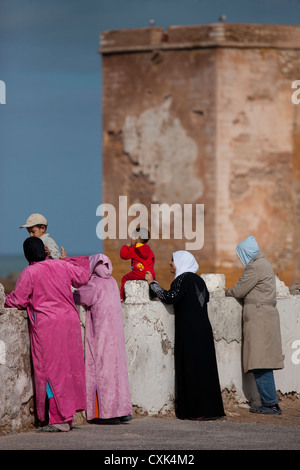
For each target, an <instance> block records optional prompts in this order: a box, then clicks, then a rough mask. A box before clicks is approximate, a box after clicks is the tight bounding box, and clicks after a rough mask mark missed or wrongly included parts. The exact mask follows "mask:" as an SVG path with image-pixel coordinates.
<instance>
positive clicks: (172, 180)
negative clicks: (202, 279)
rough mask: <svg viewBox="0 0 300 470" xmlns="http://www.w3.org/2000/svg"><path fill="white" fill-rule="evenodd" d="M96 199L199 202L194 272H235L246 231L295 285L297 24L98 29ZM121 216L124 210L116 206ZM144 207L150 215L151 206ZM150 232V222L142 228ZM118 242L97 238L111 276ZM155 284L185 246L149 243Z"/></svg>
mask: <svg viewBox="0 0 300 470" xmlns="http://www.w3.org/2000/svg"><path fill="white" fill-rule="evenodd" d="M100 53H101V55H102V80H103V109H102V113H103V202H104V203H109V204H112V205H114V207H115V208H116V210H117V213H118V207H119V196H127V199H128V206H130V205H132V204H134V203H141V204H144V205H146V206H147V207H149V208H150V205H151V204H153V203H158V204H163V203H167V204H168V205H172V204H180V205H181V206H182V207H183V205H184V204H192V205H196V204H204V245H203V247H202V248H201V249H200V250H196V251H194V252H193V254H194V255H195V257H196V259H197V261H198V263H199V265H200V270H199V272H206V273H207V272H221V273H225V274H226V279H227V285H228V286H229V285H232V283H233V282H235V281H236V280H237V278H238V276H239V275H240V273H241V271H242V266H241V264H240V261H239V260H238V258H237V256H236V254H235V246H236V245H237V243H238V242H240V241H241V240H242V239H244V238H245V237H247V236H248V235H254V236H255V237H256V239H257V242H258V244H259V246H260V249H261V251H262V252H263V253H264V254H265V255H266V257H267V258H268V259H269V260H270V262H271V263H272V265H273V267H274V271H275V272H276V273H278V274H279V276H280V278H281V279H282V280H284V282H285V283H286V284H288V285H289V284H290V283H292V282H295V281H297V282H299V280H300V243H299V240H300V230H299V229H300V104H299V105H295V104H293V102H292V99H291V97H292V93H293V91H294V90H293V89H292V83H293V81H295V80H297V79H298V80H300V27H298V26H278V25H276V26H274V25H254V24H253V25H252V24H224V23H219V24H211V25H201V26H172V27H170V28H169V29H168V31H167V32H166V31H164V30H163V29H161V28H156V27H154V28H145V29H130V30H119V31H106V32H103V33H102V34H101V48H100ZM122 210H123V209H122ZM149 210H150V209H149ZM150 229H151V226H150ZM126 242H127V241H126V240H124V239H123V240H120V239H118V237H117V238H116V239H106V240H105V241H104V249H105V252H106V254H107V255H108V256H109V257H110V258H111V259H112V262H113V266H114V275H115V277H116V278H117V280H118V281H119V279H120V276H121V275H122V274H125V273H126V272H128V271H129V270H130V264H129V263H127V262H125V261H122V260H120V258H119V250H120V247H121V245H122V244H124V243H126ZM149 243H150V245H151V247H152V249H153V251H154V252H155V255H156V260H157V261H156V271H157V276H158V280H159V281H160V282H161V283H162V285H164V286H165V287H166V286H168V285H169V284H170V281H171V280H172V278H171V276H170V274H168V273H169V268H168V263H169V260H170V257H171V254H172V251H175V250H177V249H185V246H184V244H185V240H184V239H182V240H181V239H174V238H172V237H171V238H170V239H169V240H168V239H155V240H151V241H150V242H149Z"/></svg>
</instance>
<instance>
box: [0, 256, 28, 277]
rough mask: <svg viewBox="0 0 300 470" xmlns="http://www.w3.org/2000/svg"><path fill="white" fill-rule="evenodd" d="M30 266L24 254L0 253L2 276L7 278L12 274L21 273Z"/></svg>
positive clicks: (0, 275)
mask: <svg viewBox="0 0 300 470" xmlns="http://www.w3.org/2000/svg"><path fill="white" fill-rule="evenodd" d="M26 266H28V261H27V260H26V258H25V256H24V255H23V254H22V255H0V277H2V278H6V277H8V276H9V275H10V274H14V273H20V272H22V271H23V269H24V268H26Z"/></svg>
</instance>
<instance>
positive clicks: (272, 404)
mask: <svg viewBox="0 0 300 470" xmlns="http://www.w3.org/2000/svg"><path fill="white" fill-rule="evenodd" d="M236 252H237V254H238V256H239V258H240V260H241V261H242V263H243V264H244V266H245V269H244V272H243V274H242V276H241V277H240V279H239V280H238V281H237V283H236V284H235V285H234V286H233V287H232V288H231V289H227V290H226V292H225V295H226V296H231V297H235V298H236V299H243V300H244V306H243V370H244V372H245V373H247V372H252V373H253V375H254V378H255V382H256V386H257V389H258V392H259V394H260V397H261V401H262V406H260V407H258V408H251V409H250V411H252V412H254V413H265V414H281V409H280V408H279V406H278V397H277V394H276V388H275V382H274V374H273V370H274V369H282V368H283V367H284V365H283V355H282V347H281V334H280V322H279V314H278V310H277V308H276V282H275V276H274V272H273V269H272V266H271V265H270V263H269V262H268V261H267V260H266V258H264V256H263V255H262V254H261V253H260V251H259V248H258V245H257V243H256V240H255V238H254V237H252V236H251V237H248V238H246V239H245V240H243V241H242V242H241V243H239V245H238V246H237V247H236Z"/></svg>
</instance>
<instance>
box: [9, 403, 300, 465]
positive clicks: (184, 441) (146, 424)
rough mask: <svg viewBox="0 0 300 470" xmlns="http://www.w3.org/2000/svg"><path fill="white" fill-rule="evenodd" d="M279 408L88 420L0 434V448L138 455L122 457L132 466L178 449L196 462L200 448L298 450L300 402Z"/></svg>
mask: <svg viewBox="0 0 300 470" xmlns="http://www.w3.org/2000/svg"><path fill="white" fill-rule="evenodd" d="M281 407H282V409H283V414H282V415H280V416H271V417H269V416H265V415H255V414H252V413H249V411H248V410H247V409H245V408H241V407H238V406H236V405H231V406H230V405H228V406H226V408H225V409H226V415H227V417H226V420H224V421H208V422H196V421H187V420H184V421H183V420H178V419H175V418H172V417H169V418H156V417H148V416H146V417H138V416H137V417H135V418H134V419H133V420H132V421H131V422H130V423H127V424H120V425H104V426H103V425H101V426H99V425H91V424H87V425H81V426H76V427H75V428H74V429H73V430H72V431H70V432H68V433H41V432H37V431H36V430H31V431H27V432H23V433H16V434H7V435H2V436H0V450H101V451H102V452H100V453H98V454H97V455H98V456H99V459H100V463H101V462H103V463H117V464H120V463H121V462H119V461H115V462H112V461H111V460H112V459H118V458H121V457H120V456H123V455H124V456H127V457H132V458H136V457H138V459H139V460H138V461H135V462H134V461H126V463H127V464H128V465H131V466H137V465H138V464H139V465H140V466H142V465H145V463H147V462H148V459H149V458H150V459H151V460H150V462H148V463H156V464H161V463H162V461H161V460H160V457H158V456H160V455H164V456H166V455H172V454H173V453H176V451H181V459H185V460H182V461H183V462H185V463H187V464H188V463H198V461H199V462H200V460H201V453H199V452H197V451H200V450H300V400H299V399H297V400H288V401H285V402H282V404H281ZM118 451H123V452H121V453H120V454H119V453H118ZM137 451H145V452H146V454H140V453H139V452H137ZM154 451H155V452H154ZM166 451H167V452H166ZM151 455H153V456H152V457H150V456H151ZM112 456H114V457H112ZM164 458H166V457H164ZM170 458H171V457H169V459H170ZM175 458H177V459H178V457H175ZM105 459H108V460H106V461H105ZM189 460H190V462H189ZM192 460H193V462H192ZM123 463H124V462H123ZM165 463H169V462H165ZM170 463H174V460H173V462H170Z"/></svg>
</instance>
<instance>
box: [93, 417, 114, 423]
mask: <svg viewBox="0 0 300 470" xmlns="http://www.w3.org/2000/svg"><path fill="white" fill-rule="evenodd" d="M92 423H93V424H120V419H119V418H107V419H101V418H94V419H92Z"/></svg>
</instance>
